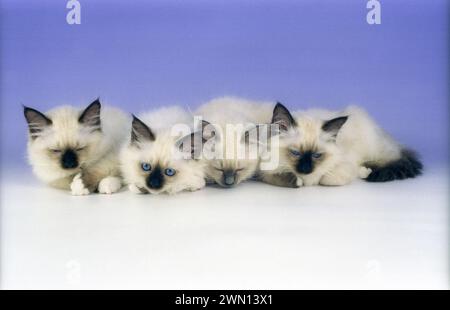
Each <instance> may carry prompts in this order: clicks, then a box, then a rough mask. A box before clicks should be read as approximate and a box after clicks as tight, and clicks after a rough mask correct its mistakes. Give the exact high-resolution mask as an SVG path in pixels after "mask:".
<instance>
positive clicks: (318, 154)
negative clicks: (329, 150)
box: [311, 153, 322, 159]
mask: <svg viewBox="0 0 450 310" xmlns="http://www.w3.org/2000/svg"><path fill="white" fill-rule="evenodd" d="M311 156H312V158H315V159H317V158H320V157H321V156H322V154H321V153H312V154H311Z"/></svg>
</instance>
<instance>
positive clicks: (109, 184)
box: [98, 177, 122, 194]
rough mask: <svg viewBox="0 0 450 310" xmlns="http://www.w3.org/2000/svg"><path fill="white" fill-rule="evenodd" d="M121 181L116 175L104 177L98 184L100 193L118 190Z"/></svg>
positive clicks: (110, 192)
mask: <svg viewBox="0 0 450 310" xmlns="http://www.w3.org/2000/svg"><path fill="white" fill-rule="evenodd" d="M121 187H122V182H121V181H120V179H119V178H118V177H106V178H104V179H102V180H101V181H100V183H99V184H98V192H99V193H100V194H112V193H115V192H117V191H119V190H120V188H121Z"/></svg>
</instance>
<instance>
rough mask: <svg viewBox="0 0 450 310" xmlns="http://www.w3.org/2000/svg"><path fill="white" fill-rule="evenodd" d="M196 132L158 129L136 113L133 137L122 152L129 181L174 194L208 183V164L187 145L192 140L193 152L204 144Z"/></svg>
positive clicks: (143, 188) (144, 190)
mask: <svg viewBox="0 0 450 310" xmlns="http://www.w3.org/2000/svg"><path fill="white" fill-rule="evenodd" d="M195 141H196V139H195V138H194V133H192V134H189V135H186V136H183V137H177V136H173V135H172V133H171V132H170V131H161V132H158V133H155V132H154V131H152V130H151V129H150V127H149V126H147V125H146V124H145V123H144V122H143V121H141V120H140V119H138V118H137V117H135V116H134V117H133V123H132V130H131V141H130V143H129V144H128V145H126V146H125V147H124V149H123V151H122V153H121V167H122V174H123V176H124V179H125V181H126V183H127V184H132V185H134V186H135V187H137V188H138V189H139V190H140V191H141V192H142V193H151V194H160V193H169V194H174V193H177V192H180V191H183V190H197V189H200V188H201V187H203V186H204V185H205V178H204V164H203V163H201V162H200V161H198V160H193V159H190V157H191V155H192V154H191V153H189V154H188V156H186V155H187V154H186V153H185V151H184V149H183V146H184V144H186V143H191V145H190V147H189V148H188V149H189V152H195V151H197V148H201V143H200V145H197V144H196V143H195Z"/></svg>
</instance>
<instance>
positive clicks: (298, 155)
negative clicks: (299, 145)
mask: <svg viewBox="0 0 450 310" xmlns="http://www.w3.org/2000/svg"><path fill="white" fill-rule="evenodd" d="M289 151H290V152H291V154H292V155H294V156H297V157H300V156H302V153H300V152H299V151H297V150H289Z"/></svg>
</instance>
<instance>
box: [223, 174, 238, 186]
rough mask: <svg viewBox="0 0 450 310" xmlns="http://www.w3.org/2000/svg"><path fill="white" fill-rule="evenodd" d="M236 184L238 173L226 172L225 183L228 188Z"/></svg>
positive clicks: (224, 175)
mask: <svg viewBox="0 0 450 310" xmlns="http://www.w3.org/2000/svg"><path fill="white" fill-rule="evenodd" d="M235 182H236V173H235V172H234V171H224V173H223V183H225V185H227V186H232V185H234V183H235Z"/></svg>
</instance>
